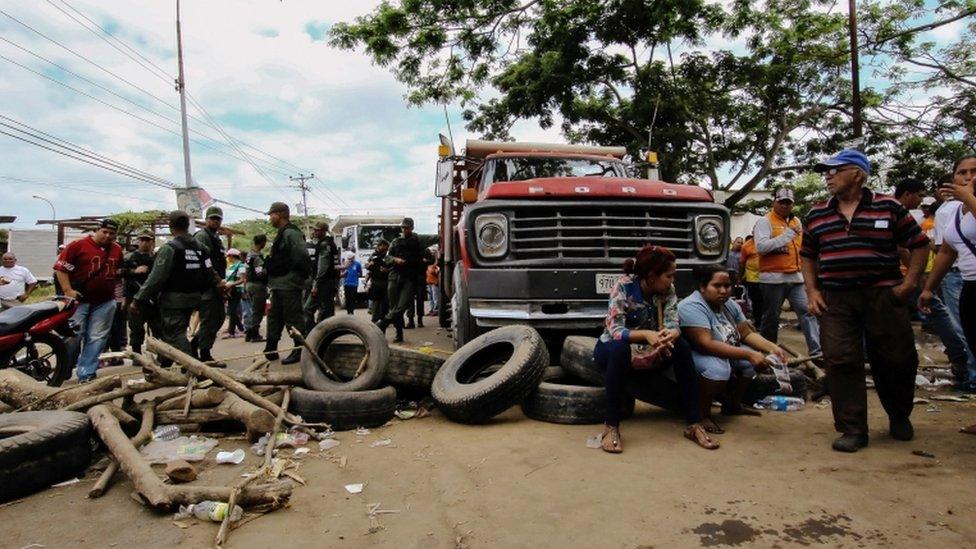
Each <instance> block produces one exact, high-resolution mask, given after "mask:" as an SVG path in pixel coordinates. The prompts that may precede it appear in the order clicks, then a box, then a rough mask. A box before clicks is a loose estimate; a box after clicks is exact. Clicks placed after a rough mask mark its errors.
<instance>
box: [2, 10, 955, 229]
mask: <svg viewBox="0 0 976 549" xmlns="http://www.w3.org/2000/svg"><path fill="white" fill-rule="evenodd" d="M377 3H378V2H376V1H373V0H355V1H351V2H321V1H311V0H285V1H283V2H281V1H276V0H206V1H204V0H189V1H184V6H183V36H184V51H185V57H186V71H187V83H188V89H189V91H190V93H191V95H192V97H193V98H194V99H195V101H196V102H197V103H198V104H199V105H201V106H202V107H203V108H204V109H205V111H206V113H207V114H204V113H203V112H201V110H200V109H199V108H198V107H196V106H195V105H193V104H191V106H190V114H191V116H192V117H193V118H191V120H190V127H191V136H192V139H193V143H192V144H191V158H192V164H193V176H194V180H195V181H196V182H197V184H199V185H200V186H202V187H204V188H206V189H207V190H208V191H209V192H210V193H211V194H212V195H213V196H215V197H217V198H220V199H223V200H227V201H230V202H234V203H237V204H240V205H242V206H246V207H250V208H255V209H259V210H263V209H265V208H266V207H267V205H268V204H269V203H270V202H272V201H276V200H282V201H285V202H287V203H289V204H292V205H294V204H296V203H297V202H298V201H299V199H300V195H299V193H298V191H297V190H295V189H294V188H291V187H290V186H289V181H288V176H289V175H298V174H299V173H300V172H304V173H306V174H307V173H309V172H314V173H315V175H316V176H317V178H316V179H314V180H312V183H311V184H312V187H313V191H312V194H311V196H310V201H309V202H310V210H311V211H312V212H313V213H327V214H329V215H330V216H333V217H334V216H335V215H338V214H342V213H373V214H390V215H393V214H400V215H411V216H413V217H415V218H416V219H417V222H418V227H419V229H420V230H421V231H423V232H432V231H433V230H434V227H435V222H436V212H437V201H436V199H435V198H434V196H433V172H434V162H435V160H436V145H437V134H438V133H439V132H445V131H446V124H445V117H444V111H443V109H442V108H441V107H435V106H430V107H425V108H407V107H406V105H405V103H404V101H403V95H404V93H405V89H404V87H403V86H402V85H401V84H399V83H397V82H396V81H395V80H394V79H393V77H392V76H391V75H390V73H389V72H388V71H387V70H386V69H383V68H381V67H376V66H373V65H372V64H371V63H370V62H369V60H368V59H367V58H366V56H364V55H362V54H361V53H358V52H346V51H339V50H336V49H333V48H330V47H329V46H328V45H327V43H326V42H325V40H326V39H327V33H328V30H329V28H330V27H331V26H332V25H333V24H334V23H335V22H337V21H349V20H351V19H353V18H354V17H355V16H357V15H361V14H365V13H367V12H369V11H370V10H371V9H373V8H374V7H375V5H376V4H377ZM0 12H2V13H0V132H3V133H12V134H15V135H18V136H21V137H24V134H23V133H21V132H19V131H14V130H12V129H11V127H10V126H13V127H16V128H18V129H20V130H26V129H27V128H25V127H24V126H21V125H20V124H27V125H29V126H30V127H31V128H33V129H34V130H31V131H36V130H39V131H43V132H46V133H47V134H50V135H52V136H55V137H57V138H60V139H64V140H67V141H70V142H71V143H73V144H75V145H78V146H81V147H84V148H86V149H89V150H91V151H94V152H97V153H99V154H101V155H104V156H106V157H108V158H110V159H112V160H113V161H117V162H120V163H122V164H124V165H126V166H130V167H133V168H137V169H139V170H142V171H143V172H145V173H146V174H149V175H150V176H151V177H152V178H158V179H160V180H164V181H167V182H173V183H177V184H182V183H183V181H184V176H183V160H182V153H181V141H180V137H179V132H180V127H179V118H178V107H177V106H178V95H177V94H176V92H175V91H174V89H173V85H172V80H173V78H174V77H175V75H176V72H177V63H176V46H175V45H176V32H175V22H174V21H175V2H174V1H172V0H157V1H153V2H142V1H140V2H126V1H118V0H113V1H108V0H102V1H98V2H96V1H92V0H32V1H30V2H27V1H23V0H0ZM85 18H89V19H90V20H91V21H86V19H85ZM92 22H94V23H95V24H97V25H99V26H101V27H102V28H103V29H104V30H105V31H107V32H108V33H109V34H111V35H112V36H113V37H115V38H117V39H119V40H120V41H121V43H119V42H112V43H111V44H110V43H109V42H111V39H108V38H106V37H105V35H104V34H103V33H102V31H101V30H99V29H97V28H95V27H94V26H93V23H92ZM79 23H84V24H85V25H87V26H83V25H82V24H79ZM959 25H961V23H959V24H957V25H955V26H948V27H944V28H941V29H939V30H938V31H937V33H933V35H934V36H933V38H934V39H935V40H937V41H940V40H944V39H946V36H945V34H946V33H948V35H950V36H952V35H955V33H958V32H959V31H960V30H961V27H959ZM122 44H125V46H123V45H122ZM712 46H713V47H714V46H718V47H733V48H734V47H735V44H729V43H725V42H719V43H717V44H712ZM126 47H131V48H132V50H134V52H133V51H129V50H127V49H126ZM126 54H128V55H126ZM136 54H138V55H136ZM133 58H134V59H133ZM137 61H138V62H137ZM866 76H867V78H868V85H873V84H874V82H872V80H871V77H870V75H866ZM448 112H449V114H450V116H451V119H452V123H453V129H454V135H455V138H456V139H457V140H458V141H460V140H463V139H464V138H465V137H466V135H465V133H464V130H463V128H462V127H461V126H462V124H461V119H460V116H459V114H458V111H457V109H448ZM208 116H210V117H213V118H214V119H216V121H217V122H218V125H219V126H221V127H222V128H223V129H224V130H225V131H226V132H227V133H228V134H230V135H231V136H232V137H233V138H235V139H237V140H240V141H242V142H244V143H247V144H248V145H250V146H253V147H254V148H249V147H247V146H243V147H242V150H243V152H245V153H247V156H248V157H250V158H251V159H252V162H255V163H256V164H257V165H258V167H259V168H260V169H261V171H262V172H263V174H262V173H259V172H258V170H256V169H255V168H254V167H253V166H252V165H251V164H250V163H248V162H246V161H245V160H243V159H241V158H240V157H241V156H242V154H241V151H239V150H235V149H233V148H231V147H230V146H228V145H227V143H226V141H225V140H224V138H223V137H222V136H221V135H220V134H219V133H218V131H217V130H216V129H214V128H213V127H212V125H211V124H210V123H209V120H208V118H207V117H208ZM3 133H0V189H3V190H4V198H5V199H4V200H3V202H0V215H16V216H17V217H18V220H17V222H16V223H15V224H14V225H13V227H15V228H16V227H20V228H27V227H34V226H35V222H36V220H37V219H39V218H50V217H51V210H50V207H49V206H48V204H46V203H45V202H43V201H41V200H38V199H35V198H33V196H34V195H37V196H41V197H43V198H46V199H48V200H50V201H51V202H52V203H53V204H54V206H55V208H56V210H57V216H58V217H60V218H65V217H74V216H78V215H97V214H106V213H113V212H118V211H122V210H126V209H130V210H145V209H172V208H174V207H175V205H176V203H175V194H174V193H173V191H172V190H169V189H166V188H161V187H158V186H154V185H152V184H149V183H146V182H142V181H136V180H133V179H129V178H126V177H123V176H121V175H117V174H114V173H111V172H108V171H105V170H102V169H98V168H95V167H91V166H88V165H86V164H83V163H80V162H78V161H76V160H71V159H69V158H65V157H63V156H60V155H57V154H55V153H52V152H49V151H46V150H42V149H40V148H38V147H35V146H32V145H28V144H26V143H23V142H21V141H18V140H16V139H14V138H11V137H9V136H7V135H3ZM513 135H515V136H517V137H518V138H519V139H520V140H524V141H531V140H546V139H557V140H559V139H561V138H560V137H559V136H558V134H557V133H556V132H555V131H549V132H544V131H542V130H540V129H539V128H538V126H537V125H536V124H535V123H534V122H533V121H526V122H524V123H521V124H519V125H518V126H517V127H516V128H515V129H514V130H513ZM34 139H35V140H36V138H34ZM41 143H42V144H43V142H41ZM225 213H226V218H227V220H228V221H234V220H237V219H243V218H249V217H254V216H255V215H256V214H254V213H253V212H249V211H247V210H243V209H239V208H233V207H227V208H226V211H225Z"/></svg>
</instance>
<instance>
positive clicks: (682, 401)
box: [593, 246, 718, 454]
mask: <svg viewBox="0 0 976 549" xmlns="http://www.w3.org/2000/svg"><path fill="white" fill-rule="evenodd" d="M675 271H676V266H675V258H674V254H672V253H671V252H670V251H669V250H668V249H667V248H663V247H661V246H645V247H643V248H641V249H640V251H638V252H637V256H636V257H634V258H631V259H628V260H627V261H626V262H625V263H624V276H622V277H620V279H619V280H618V281H617V283H616V285H614V287H613V289H612V290H611V291H610V304H609V310H608V311H607V317H606V329H605V330H604V331H603V335H601V336H600V340H599V341H598V342H597V344H596V348H595V349H594V350H593V358H594V359H595V361H596V363H597V366H598V367H599V368H600V369H601V370H603V371H604V373H605V376H606V392H607V412H606V421H605V423H606V426H605V428H604V431H603V437H602V447H603V450H604V451H606V452H610V453H615V454H616V453H620V452H621V451H623V446H622V443H621V440H620V413H621V408H622V406H623V403H624V398H625V396H626V395H625V391H627V390H628V388H630V389H631V390H632V392H634V393H635V395H634V396H636V397H637V398H640V399H641V400H645V401H647V402H650V403H651V404H655V405H658V406H662V407H665V408H680V409H682V410H683V411H684V414H685V416H686V418H687V420H688V428H687V429H685V433H684V434H685V437H687V438H688V439H690V440H692V441H694V442H695V443H697V444H698V445H700V446H702V447H703V448H708V449H715V448H718V443H717V442H715V441H713V440H712V439H711V438H709V436H708V433H706V432H705V430H704V428H703V427H702V425H701V424H700V422H701V419H702V418H701V406H700V405H699V403H698V385H697V380H696V376H695V371H694V366H693V364H692V361H691V348H690V347H689V346H688V344H687V343H686V342H685V341H684V340H682V339H681V338H680V337H679V336H680V335H681V332H680V331H679V329H678V298H677V296H676V294H675V291H674V285H673V281H674V275H675ZM631 344H638V345H648V346H650V348H651V349H657V350H658V351H659V353H660V356H661V358H660V359H659V360H657V361H656V362H654V364H653V367H651V368H648V369H634V368H633V367H632V366H633V365H634V364H633V363H632V360H633V358H634V357H633V355H632V353H631ZM646 365H647V364H646V361H645V366H646Z"/></svg>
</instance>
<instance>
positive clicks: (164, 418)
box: [156, 393, 274, 439]
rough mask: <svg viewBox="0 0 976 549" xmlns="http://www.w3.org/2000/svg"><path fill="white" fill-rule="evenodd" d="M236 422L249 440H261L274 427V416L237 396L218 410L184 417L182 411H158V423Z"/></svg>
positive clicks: (231, 397) (193, 410) (213, 409)
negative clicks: (240, 425)
mask: <svg viewBox="0 0 976 549" xmlns="http://www.w3.org/2000/svg"><path fill="white" fill-rule="evenodd" d="M227 420H234V421H237V422H239V423H241V424H242V425H243V426H244V429H245V431H246V432H247V435H248V438H251V439H255V438H260V436H261V435H262V434H264V433H267V432H268V431H270V430H271V428H272V427H273V426H274V416H273V415H271V412H269V411H267V410H265V409H264V408H259V407H258V406H255V405H254V404H251V403H250V402H247V401H246V400H244V399H242V398H240V397H238V396H237V395H235V394H233V393H232V394H228V395H226V397H225V398H224V400H223V401H222V402H221V403H220V405H218V406H217V407H216V408H207V409H201V410H196V409H191V410H190V412H189V413H188V414H187V415H186V416H184V415H183V411H182V410H158V409H157V410H156V422H157V423H159V424H161V425H162V424H170V423H212V422H215V421H227Z"/></svg>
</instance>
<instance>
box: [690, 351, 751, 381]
mask: <svg viewBox="0 0 976 549" xmlns="http://www.w3.org/2000/svg"><path fill="white" fill-rule="evenodd" d="M742 347H743V348H744V349H750V350H755V349H753V348H752V347H749V346H748V345H742ZM691 360H692V362H694V363H695V371H696V372H698V375H700V376H702V377H703V378H705V379H707V380H709V381H728V380H729V378H730V377H732V370H733V369H735V371H737V372H738V373H739V376H740V377H744V378H749V379H751V378H754V377H756V369H755V368H754V367H753V366H752V364H750V363H749V361H748V360H742V359H738V360H732V359H728V358H722V357H718V356H712V355H703V354H701V353H699V352H698V351H695V350H692V351H691Z"/></svg>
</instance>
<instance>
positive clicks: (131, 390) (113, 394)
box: [63, 383, 161, 411]
mask: <svg viewBox="0 0 976 549" xmlns="http://www.w3.org/2000/svg"><path fill="white" fill-rule="evenodd" d="M159 388H161V387H160V386H159V385H156V384H153V383H134V384H132V385H127V386H125V387H119V388H118V389H115V390H112V391H109V392H107V393H102V394H100V395H94V396H90V397H88V398H84V399H81V400H79V401H77V402H72V403H71V404H69V405H67V406H65V407H64V408H63V409H64V410H74V411H84V410H87V409H88V408H91V407H92V406H95V405H96V404H101V403H103V402H111V401H113V400H115V399H117V398H122V397H126V396H130V395H137V394H139V393H145V392H147V391H155V390H156V389H159Z"/></svg>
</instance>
